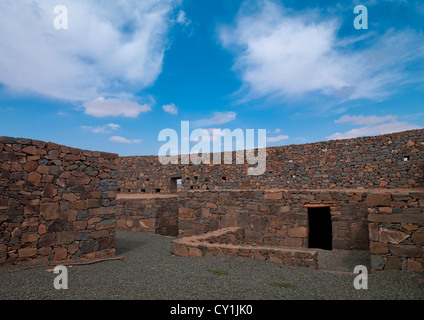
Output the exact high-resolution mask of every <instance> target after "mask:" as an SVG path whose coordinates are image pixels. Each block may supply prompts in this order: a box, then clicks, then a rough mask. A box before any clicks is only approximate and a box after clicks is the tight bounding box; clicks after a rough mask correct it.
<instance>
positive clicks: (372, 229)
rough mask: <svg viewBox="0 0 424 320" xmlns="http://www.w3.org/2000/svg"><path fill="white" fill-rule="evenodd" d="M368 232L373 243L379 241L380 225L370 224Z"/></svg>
mask: <svg viewBox="0 0 424 320" xmlns="http://www.w3.org/2000/svg"><path fill="white" fill-rule="evenodd" d="M368 232H369V235H368V237H369V239H370V240H371V241H379V237H378V224H377V223H369V224H368Z"/></svg>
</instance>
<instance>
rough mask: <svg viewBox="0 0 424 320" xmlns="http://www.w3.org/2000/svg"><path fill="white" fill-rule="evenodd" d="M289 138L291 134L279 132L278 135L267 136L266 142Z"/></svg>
mask: <svg viewBox="0 0 424 320" xmlns="http://www.w3.org/2000/svg"><path fill="white" fill-rule="evenodd" d="M288 138H289V136H285V135H282V134H279V135H278V136H276V137H267V138H266V142H278V141H282V140H287V139H288Z"/></svg>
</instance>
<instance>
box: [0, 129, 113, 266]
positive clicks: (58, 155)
mask: <svg viewBox="0 0 424 320" xmlns="http://www.w3.org/2000/svg"><path fill="white" fill-rule="evenodd" d="M117 182H118V155H116V154H109V153H103V152H96V151H88V150H80V149H75V148H71V147H66V146H63V145H58V144H55V143H51V142H43V141H37V140H31V139H23V138H10V137H0V265H1V264H5V263H8V264H9V263H13V264H17V263H31V262H48V261H64V260H72V259H93V258H99V257H104V256H109V255H114V253H115V204H116V191H117Z"/></svg>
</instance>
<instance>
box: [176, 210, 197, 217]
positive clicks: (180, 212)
mask: <svg viewBox="0 0 424 320" xmlns="http://www.w3.org/2000/svg"><path fill="white" fill-rule="evenodd" d="M178 216H179V217H181V218H191V217H193V216H194V210H193V209H190V208H178Z"/></svg>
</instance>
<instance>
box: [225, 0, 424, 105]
mask: <svg viewBox="0 0 424 320" xmlns="http://www.w3.org/2000/svg"><path fill="white" fill-rule="evenodd" d="M250 3H251V2H249V4H250ZM261 3H262V5H259V6H258V7H255V8H252V7H251V6H246V7H245V8H244V9H242V10H241V11H240V12H239V15H238V17H237V19H236V21H235V24H234V25H233V26H226V27H221V29H220V32H219V36H220V40H221V44H222V45H223V47H224V48H226V49H229V50H231V51H232V52H233V53H234V54H235V64H234V70H235V71H237V72H238V73H239V75H240V77H241V80H242V81H243V86H242V88H241V90H240V92H241V93H243V95H244V96H245V99H254V98H259V97H272V98H278V99H282V98H283V99H303V98H304V97H305V96H306V95H307V94H321V95H324V96H327V97H331V98H333V99H338V100H342V101H343V100H352V99H360V98H367V99H375V100H381V99H383V98H385V97H386V96H388V95H390V94H393V93H394V92H396V90H397V89H399V87H400V86H401V85H402V84H405V83H414V82H415V83H416V82H421V83H422V77H421V76H420V75H419V74H418V73H415V74H412V73H408V72H406V71H405V70H406V69H407V67H408V63H410V62H419V61H422V59H423V57H424V43H423V42H422V36H421V35H420V34H418V33H417V32H415V31H412V30H403V31H394V30H393V29H390V30H389V31H387V33H385V34H376V33H375V34H372V33H370V34H371V36H370V37H372V36H373V38H372V40H373V41H370V39H369V38H370V37H365V38H364V37H363V36H358V37H357V38H354V39H348V40H349V41H347V40H346V39H340V38H338V35H337V34H338V31H339V27H340V25H341V23H340V22H339V21H337V19H335V18H325V19H324V18H323V17H321V16H320V14H319V12H318V11H312V10H309V11H305V12H293V11H289V10H287V9H285V8H283V7H281V6H279V5H277V4H275V3H273V2H271V1H266V0H265V1H262V2H261ZM371 42H372V44H369V43H371ZM367 43H368V45H367Z"/></svg>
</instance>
